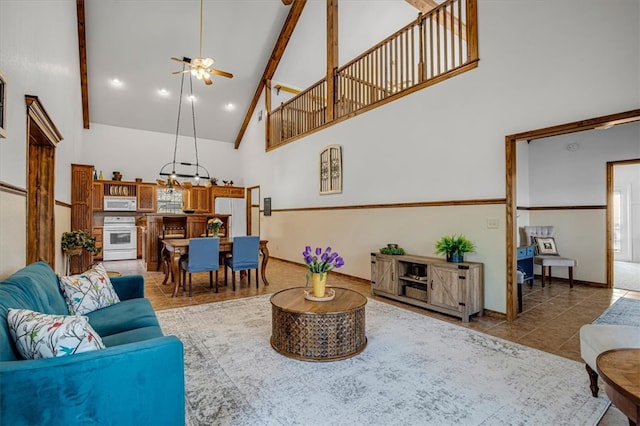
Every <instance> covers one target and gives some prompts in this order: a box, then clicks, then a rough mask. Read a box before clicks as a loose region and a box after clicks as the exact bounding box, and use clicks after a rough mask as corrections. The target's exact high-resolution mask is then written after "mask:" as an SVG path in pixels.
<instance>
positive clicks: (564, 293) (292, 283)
mask: <svg viewBox="0 0 640 426" xmlns="http://www.w3.org/2000/svg"><path fill="white" fill-rule="evenodd" d="M104 264H105V267H106V268H107V269H108V270H113V271H118V272H120V273H122V274H143V275H144V277H145V286H146V288H145V292H146V293H145V294H146V296H147V297H148V298H149V299H150V300H151V303H152V304H153V306H154V308H155V309H157V310H161V309H170V308H177V307H181V306H189V305H197V304H202V303H210V302H217V301H221V300H229V299H237V298H241V297H249V296H255V295H259V294H269V293H275V292H277V291H280V290H282V289H285V288H289V287H296V286H303V285H304V282H305V278H304V277H305V274H306V268H305V267H304V266H302V265H297V264H293V263H289V262H285V261H281V260H278V259H270V260H269V266H268V269H267V279H268V280H269V283H270V285H269V286H264V285H263V284H262V282H260V286H259V288H258V289H256V288H255V275H254V274H255V273H252V274H251V275H252V283H251V286H249V285H248V283H247V280H246V278H243V279H242V280H240V281H238V280H239V279H238V278H236V280H237V281H236V285H237V286H238V288H237V289H236V291H235V292H234V291H232V290H231V277H230V276H229V286H228V287H225V285H224V273H223V272H222V270H221V271H220V273H219V292H218V293H215V292H214V291H213V290H210V289H209V276H208V274H207V273H198V274H193V277H192V281H193V297H188V296H185V295H182V292H181V291H180V292H179V295H178V297H175V298H174V297H172V296H171V293H172V290H173V287H172V286H171V285H162V281H163V279H164V273H163V272H147V271H145V269H144V265H143V263H142V261H140V260H137V261H116V262H104ZM229 274H230V272H229ZM238 282H239V283H240V284H239V285H238ZM328 285H333V286H339V287H345V288H349V289H352V290H355V291H358V292H360V293H362V294H364V295H366V296H371V292H370V285H369V282H368V281H365V280H362V279H359V278H352V277H347V276H344V275H341V274H337V273H331V274H330V276H329V280H328ZM623 296H624V297H632V298H636V299H640V292H634V291H628V290H620V289H604V288H598V287H587V286H581V285H576V286H574V288H573V289H570V288H569V285H568V283H566V282H563V281H561V280H554V281H553V282H552V283H551V284H547V285H546V286H545V288H542V287H541V286H540V282H539V280H536V281H535V282H534V285H533V287H529V286H528V285H525V286H524V288H523V312H522V314H521V315H520V316H519V317H518V319H517V320H515V321H513V322H511V323H509V322H507V321H505V320H504V319H502V318H496V317H492V316H491V315H485V316H482V317H477V316H476V317H473V318H472V320H471V321H470V322H469V323H468V324H465V323H463V322H462V321H461V320H460V319H458V318H454V317H450V316H447V315H443V314H439V313H436V312H431V311H428V310H425V309H422V308H416V307H412V306H409V305H406V304H403V303H399V302H395V301H393V300H390V299H385V298H383V297H379V296H376V297H375V299H376V300H379V301H383V302H387V303H391V304H393V305H396V306H400V307H403V308H406V309H409V310H412V311H415V312H419V313H421V314H423V315H428V316H431V317H434V318H438V319H441V320H443V321H447V322H451V323H454V324H457V325H460V326H462V327H469V328H472V329H474V330H478V331H481V332H483V333H487V334H490V335H493V336H497V337H501V338H503V339H507V340H510V341H514V342H518V343H521V344H524V345H526V346H530V347H534V348H537V349H540V350H543V351H545V352H550V353H553V354H557V355H560V356H564V357H566V358H570V359H573V360H576V361H580V341H579V330H580V327H581V326H582V325H583V324H588V323H591V322H592V321H593V320H594V319H596V318H597V317H598V316H599V315H600V314H601V313H602V312H603V311H604V310H605V309H606V308H607V307H608V306H610V305H611V304H612V303H613V302H615V301H616V300H617V299H618V298H620V297H623Z"/></svg>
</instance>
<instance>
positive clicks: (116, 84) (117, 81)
mask: <svg viewBox="0 0 640 426" xmlns="http://www.w3.org/2000/svg"><path fill="white" fill-rule="evenodd" d="M111 85H112V86H113V87H122V81H121V80H120V79H119V78H112V79H111Z"/></svg>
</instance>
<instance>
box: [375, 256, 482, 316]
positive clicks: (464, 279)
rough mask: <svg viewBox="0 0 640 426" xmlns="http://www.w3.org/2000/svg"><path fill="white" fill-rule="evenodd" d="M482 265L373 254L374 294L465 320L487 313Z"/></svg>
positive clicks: (430, 258)
mask: <svg viewBox="0 0 640 426" xmlns="http://www.w3.org/2000/svg"><path fill="white" fill-rule="evenodd" d="M483 266H484V265H483V264H482V263H477V262H462V263H451V262H447V261H446V260H444V259H440V258H434V257H423V256H414V255H386V254H380V253H371V293H372V294H373V295H377V296H383V297H387V298H390V299H394V300H398V301H401V302H404V303H408V304H411V305H414V306H419V307H422V308H426V309H430V310H433V311H437V312H441V313H444V314H448V315H452V316H456V317H459V318H461V319H462V320H463V321H464V322H469V317H470V316H471V315H474V314H478V316H481V315H482V313H483V310H484V268H483Z"/></svg>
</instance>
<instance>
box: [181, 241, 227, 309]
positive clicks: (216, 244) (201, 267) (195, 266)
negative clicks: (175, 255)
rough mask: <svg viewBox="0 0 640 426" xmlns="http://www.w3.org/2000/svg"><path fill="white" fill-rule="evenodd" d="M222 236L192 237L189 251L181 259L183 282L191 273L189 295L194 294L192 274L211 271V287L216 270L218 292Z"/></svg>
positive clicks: (211, 286) (210, 286)
mask: <svg viewBox="0 0 640 426" xmlns="http://www.w3.org/2000/svg"><path fill="white" fill-rule="evenodd" d="M219 258H220V238H218V237H214V238H211V237H209V238H207V237H205V238H191V239H189V253H188V254H187V256H186V257H185V258H183V259H182V260H181V261H180V268H181V269H182V277H183V278H182V282H183V283H185V278H186V274H187V272H188V273H189V297H191V295H192V287H191V274H192V273H194V272H206V271H209V288H213V271H215V272H216V293H217V292H218V269H220V260H219Z"/></svg>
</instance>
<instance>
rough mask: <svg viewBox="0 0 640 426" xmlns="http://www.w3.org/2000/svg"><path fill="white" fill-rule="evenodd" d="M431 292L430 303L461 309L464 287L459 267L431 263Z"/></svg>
mask: <svg viewBox="0 0 640 426" xmlns="http://www.w3.org/2000/svg"><path fill="white" fill-rule="evenodd" d="M429 267H430V268H431V288H430V290H431V294H430V295H429V303H430V304H432V305H435V306H440V307H442V308H447V309H453V310H456V311H461V310H462V309H461V306H460V304H459V302H460V301H461V295H462V289H461V285H460V278H459V272H458V269H457V267H449V266H443V265H435V264H434V265H430V266H429Z"/></svg>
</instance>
